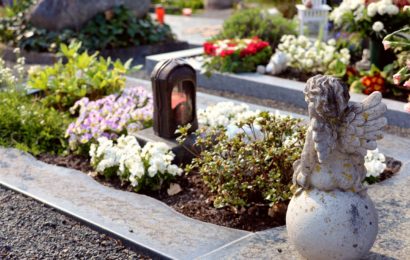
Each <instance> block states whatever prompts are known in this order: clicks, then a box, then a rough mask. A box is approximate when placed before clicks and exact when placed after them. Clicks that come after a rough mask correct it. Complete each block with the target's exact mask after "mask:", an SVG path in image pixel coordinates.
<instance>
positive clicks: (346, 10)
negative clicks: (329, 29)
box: [330, 0, 400, 33]
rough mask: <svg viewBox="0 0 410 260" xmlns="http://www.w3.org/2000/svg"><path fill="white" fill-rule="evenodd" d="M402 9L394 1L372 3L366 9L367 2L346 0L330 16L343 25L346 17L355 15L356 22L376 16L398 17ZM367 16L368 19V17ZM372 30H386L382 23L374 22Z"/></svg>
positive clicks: (381, 0)
mask: <svg viewBox="0 0 410 260" xmlns="http://www.w3.org/2000/svg"><path fill="white" fill-rule="evenodd" d="M399 12H400V8H399V7H398V6H397V5H395V4H394V2H393V1H392V0H380V1H375V2H371V3H370V4H369V5H367V7H366V1H365V0H344V1H343V2H342V3H341V4H340V6H338V7H336V8H335V9H334V10H333V11H332V13H331V14H330V19H331V20H333V21H334V22H335V23H336V24H337V25H339V26H340V25H342V23H343V19H344V17H345V15H349V14H353V17H354V20H355V21H362V20H366V19H369V18H370V19H372V18H373V17H375V16H376V15H381V16H384V15H388V16H393V15H397V14H398V13H399ZM365 14H367V17H366V15H365ZM372 29H373V30H374V31H375V32H376V33H379V32H381V31H382V30H383V29H384V24H383V23H382V22H381V21H373V25H372Z"/></svg>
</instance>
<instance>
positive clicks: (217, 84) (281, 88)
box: [145, 48, 410, 128]
mask: <svg viewBox="0 0 410 260" xmlns="http://www.w3.org/2000/svg"><path fill="white" fill-rule="evenodd" d="M202 54H203V49H202V48H194V49H189V50H183V51H176V52H170V53H162V54H157V55H151V56H147V57H146V59H145V69H146V70H147V72H148V73H151V71H152V70H153V69H154V67H155V65H156V64H157V63H158V62H159V61H161V60H164V59H171V58H182V59H183V58H189V57H194V56H198V55H202ZM192 65H193V67H194V68H195V69H196V71H197V81H198V86H200V87H203V88H208V89H213V90H222V91H229V92H235V93H238V94H241V95H246V96H253V97H257V98H263V99H273V100H278V101H282V102H286V103H289V104H292V105H295V106H298V107H301V108H307V105H306V102H305V99H304V94H303V89H304V86H305V83H303V82H300V81H295V80H289V79H283V78H279V77H274V76H267V75H261V74H258V73H240V74H231V73H218V72H214V73H212V75H211V76H210V77H208V76H206V75H205V74H204V73H203V72H201V69H200V68H199V67H198V66H197V64H192ZM350 95H351V99H350V100H351V101H356V102H358V101H362V100H363V99H364V98H365V97H366V95H363V94H356V93H351V94H350ZM383 102H384V103H385V104H386V105H387V112H386V117H387V119H388V123H389V124H390V125H395V126H399V127H403V128H410V114H409V113H406V112H405V111H404V108H403V107H404V104H405V103H404V102H400V101H396V100H390V99H383Z"/></svg>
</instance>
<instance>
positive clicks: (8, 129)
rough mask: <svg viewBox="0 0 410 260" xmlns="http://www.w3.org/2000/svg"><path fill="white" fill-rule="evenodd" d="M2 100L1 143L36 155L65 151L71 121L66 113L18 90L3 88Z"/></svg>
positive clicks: (0, 117)
mask: <svg viewBox="0 0 410 260" xmlns="http://www.w3.org/2000/svg"><path fill="white" fill-rule="evenodd" d="M0 100H1V102H0V114H1V116H0V145H1V146H6V147H15V148H17V149H20V150H23V151H26V152H30V153H32V154H34V155H38V154H40V153H51V154H61V153H63V152H64V150H65V149H66V147H67V141H66V139H65V137H64V134H65V129H66V128H67V126H68V124H69V122H70V119H69V118H68V117H67V115H65V114H63V113H60V112H58V111H56V110H54V109H53V108H46V107H44V106H42V105H41V103H39V102H36V101H35V100H32V99H31V98H30V97H28V96H27V95H25V93H22V92H18V91H16V90H10V89H7V90H5V91H1V92H0Z"/></svg>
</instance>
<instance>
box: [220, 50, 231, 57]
mask: <svg viewBox="0 0 410 260" xmlns="http://www.w3.org/2000/svg"><path fill="white" fill-rule="evenodd" d="M233 53H234V51H233V50H222V51H221V54H220V56H221V57H226V56H229V55H232V54H233Z"/></svg>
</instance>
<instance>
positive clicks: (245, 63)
mask: <svg viewBox="0 0 410 260" xmlns="http://www.w3.org/2000/svg"><path fill="white" fill-rule="evenodd" d="M204 51H205V55H206V56H208V57H210V58H209V59H207V60H206V61H205V63H204V68H205V69H206V70H207V71H209V72H211V71H213V70H217V71H221V72H233V73H238V72H249V71H255V70H256V66H257V65H258V64H262V63H264V62H267V61H268V60H269V58H270V56H271V55H272V50H271V48H270V46H269V43H268V42H265V41H262V40H260V39H258V38H257V37H255V38H252V39H232V40H217V41H210V42H206V43H204Z"/></svg>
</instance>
